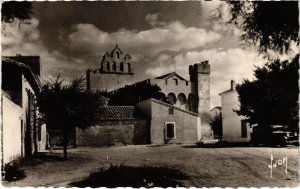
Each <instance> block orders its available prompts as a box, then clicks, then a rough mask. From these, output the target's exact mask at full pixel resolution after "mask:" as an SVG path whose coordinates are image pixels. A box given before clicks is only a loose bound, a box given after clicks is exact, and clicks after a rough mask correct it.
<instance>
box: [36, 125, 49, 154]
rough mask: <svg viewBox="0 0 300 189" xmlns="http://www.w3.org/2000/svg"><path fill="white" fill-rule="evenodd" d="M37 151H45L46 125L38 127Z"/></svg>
mask: <svg viewBox="0 0 300 189" xmlns="http://www.w3.org/2000/svg"><path fill="white" fill-rule="evenodd" d="M38 132H39V133H38V135H39V136H38V151H39V152H41V151H44V150H46V145H47V130H46V124H42V125H40V126H39V129H38Z"/></svg>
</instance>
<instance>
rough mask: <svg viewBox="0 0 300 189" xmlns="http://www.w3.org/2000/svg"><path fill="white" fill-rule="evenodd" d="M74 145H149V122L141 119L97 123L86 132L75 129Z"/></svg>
mask: <svg viewBox="0 0 300 189" xmlns="http://www.w3.org/2000/svg"><path fill="white" fill-rule="evenodd" d="M76 143H77V145H78V146H107V145H111V144H115V143H122V144H126V145H127V144H129V145H130V144H149V122H148V121H147V120H143V119H140V120H122V121H99V122H98V124H97V125H96V126H93V127H90V128H88V129H86V130H81V129H76Z"/></svg>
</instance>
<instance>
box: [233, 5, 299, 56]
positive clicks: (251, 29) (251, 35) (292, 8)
mask: <svg viewBox="0 0 300 189" xmlns="http://www.w3.org/2000/svg"><path fill="white" fill-rule="evenodd" d="M228 4H229V5H230V8H231V9H230V12H231V15H232V18H231V20H230V22H231V23H234V24H236V25H237V26H238V27H239V28H240V29H241V30H242V31H243V34H242V35H241V39H242V40H244V41H245V42H246V44H247V43H251V44H258V47H259V52H261V53H267V50H268V49H271V50H274V51H277V52H280V53H286V52H288V51H289V50H290V44H291V42H292V41H294V42H296V43H297V44H299V38H298V31H299V23H298V13H299V11H298V2H297V1H288V2H287V1H281V2H280V1H268V2H267V1H266V2H263V1H252V2H245V1H243V2H237V1H230V2H228Z"/></svg>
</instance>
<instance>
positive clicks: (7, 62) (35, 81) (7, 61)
mask: <svg viewBox="0 0 300 189" xmlns="http://www.w3.org/2000/svg"><path fill="white" fill-rule="evenodd" d="M5 66H16V69H20V70H21V71H22V72H23V73H24V75H25V77H26V78H27V79H28V81H29V82H30V84H31V85H32V87H33V90H35V92H38V91H39V90H40V88H41V81H40V79H39V77H37V76H35V75H34V74H33V72H32V71H31V68H30V66H29V65H26V64H24V63H22V62H18V61H15V60H13V59H11V58H9V57H2V71H4V70H5Z"/></svg>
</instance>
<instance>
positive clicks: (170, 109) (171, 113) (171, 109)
mask: <svg viewBox="0 0 300 189" xmlns="http://www.w3.org/2000/svg"><path fill="white" fill-rule="evenodd" d="M169 114H170V115H173V114H174V109H173V108H172V107H170V108H169Z"/></svg>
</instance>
